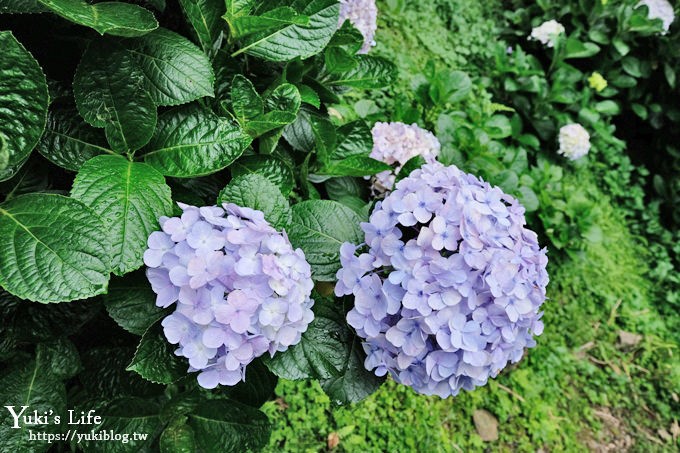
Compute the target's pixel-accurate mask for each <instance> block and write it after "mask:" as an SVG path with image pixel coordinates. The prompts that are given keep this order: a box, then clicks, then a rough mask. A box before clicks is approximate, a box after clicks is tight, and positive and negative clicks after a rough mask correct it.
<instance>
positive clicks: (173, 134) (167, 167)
mask: <svg viewBox="0 0 680 453" xmlns="http://www.w3.org/2000/svg"><path fill="white" fill-rule="evenodd" d="M250 142H251V138H250V137H249V136H248V135H247V134H245V133H244V132H243V131H242V130H241V128H239V127H238V126H236V125H235V124H233V123H230V122H229V121H227V120H224V119H221V118H218V117H217V116H215V115H214V114H213V113H212V112H209V111H206V110H202V109H200V108H199V107H196V106H190V107H186V108H183V109H178V110H172V111H169V112H167V113H165V114H164V115H162V116H161V117H160V118H159V121H158V128H157V130H156V133H155V134H154V136H153V138H152V140H151V142H150V143H149V146H148V147H147V148H148V149H149V150H150V151H149V152H148V153H147V154H146V155H145V156H144V160H145V161H146V163H147V164H149V165H151V166H152V167H154V168H156V169H157V170H158V171H160V172H161V173H162V174H164V175H166V176H175V177H178V178H189V177H194V176H202V175H208V174H210V173H215V172H217V171H220V170H222V169H223V168H225V167H227V166H228V165H230V164H231V163H232V162H233V161H235V160H236V159H238V158H239V157H240V156H241V154H243V151H244V150H245V149H246V148H247V147H248V145H250Z"/></svg>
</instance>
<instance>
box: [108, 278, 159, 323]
mask: <svg viewBox="0 0 680 453" xmlns="http://www.w3.org/2000/svg"><path fill="white" fill-rule="evenodd" d="M104 304H105V305H106V311H107V312H108V313H109V316H111V318H113V320H114V321H116V323H117V324H118V325H119V326H121V327H122V328H123V329H125V330H127V331H128V332H130V333H133V334H135V335H142V334H143V333H144V332H146V330H147V329H148V328H149V327H151V326H152V325H153V324H154V323H156V321H158V320H159V319H161V318H163V317H164V316H166V315H168V314H169V313H168V312H167V310H162V309H160V308H158V307H156V294H155V293H154V292H153V291H152V290H151V286H150V285H149V281H148V280H147V279H146V277H145V275H144V272H143V271H138V272H135V273H133V274H130V275H126V276H125V278H119V279H114V280H113V281H112V282H111V285H110V286H109V292H108V293H107V294H106V295H105V296H104Z"/></svg>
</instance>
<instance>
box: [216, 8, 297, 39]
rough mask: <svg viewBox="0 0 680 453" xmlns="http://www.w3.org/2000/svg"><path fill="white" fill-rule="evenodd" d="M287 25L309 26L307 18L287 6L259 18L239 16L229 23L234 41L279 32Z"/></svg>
mask: <svg viewBox="0 0 680 453" xmlns="http://www.w3.org/2000/svg"><path fill="white" fill-rule="evenodd" d="M289 25H309V17H307V16H303V15H300V14H298V12H297V11H295V10H294V9H293V8H291V7H289V6H282V7H279V8H274V9H272V10H270V11H267V12H266V13H264V14H262V15H261V16H241V17H237V18H234V19H232V20H230V21H229V29H230V30H231V36H232V38H234V39H241V38H243V37H245V36H248V35H252V34H255V33H260V32H265V31H270V32H271V31H275V30H280V29H281V28H283V27H287V26H289Z"/></svg>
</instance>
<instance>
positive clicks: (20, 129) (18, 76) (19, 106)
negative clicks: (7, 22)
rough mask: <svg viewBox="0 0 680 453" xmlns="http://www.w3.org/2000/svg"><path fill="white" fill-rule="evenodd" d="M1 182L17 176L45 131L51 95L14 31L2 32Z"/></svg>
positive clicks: (0, 38) (36, 64) (0, 87)
mask: <svg viewBox="0 0 680 453" xmlns="http://www.w3.org/2000/svg"><path fill="white" fill-rule="evenodd" d="M0 49H2V52H0V74H2V77H0V150H2V152H1V154H2V159H1V160H2V165H0V181H5V180H7V179H9V178H11V177H12V176H14V175H15V174H16V172H17V171H18V170H19V168H21V166H22V165H23V164H24V162H26V159H27V158H28V155H29V154H30V153H31V151H32V150H33V148H34V147H35V145H36V143H38V140H39V139H40V136H41V135H42V133H43V131H44V130H45V122H46V121H47V104H48V99H49V95H48V92H47V81H46V80H45V74H43V72H42V69H40V66H39V65H38V62H37V61H36V60H35V58H33V56H32V55H31V54H30V53H29V52H28V51H27V50H26V49H25V48H24V46H22V45H21V43H19V41H17V40H16V39H15V38H14V36H13V35H12V33H11V32H8V31H2V32H0Z"/></svg>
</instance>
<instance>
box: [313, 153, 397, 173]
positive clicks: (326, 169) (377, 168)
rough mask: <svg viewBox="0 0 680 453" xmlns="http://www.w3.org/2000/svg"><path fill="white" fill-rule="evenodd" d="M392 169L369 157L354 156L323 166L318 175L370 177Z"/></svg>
mask: <svg viewBox="0 0 680 453" xmlns="http://www.w3.org/2000/svg"><path fill="white" fill-rule="evenodd" d="M391 169H392V167H390V166H389V165H387V164H386V163H384V162H381V161H379V160H375V159H373V158H371V157H367V156H361V155H354V156H350V157H347V158H345V159H343V160H337V161H332V162H330V163H328V165H324V166H323V167H322V168H321V169H320V170H319V171H318V173H319V174H321V175H326V176H371V175H375V174H378V173H380V172H383V171H389V170H391Z"/></svg>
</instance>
